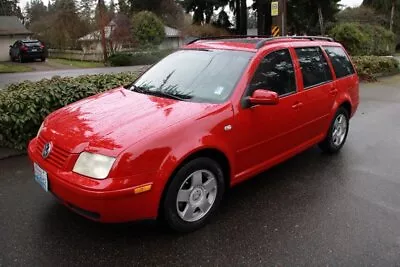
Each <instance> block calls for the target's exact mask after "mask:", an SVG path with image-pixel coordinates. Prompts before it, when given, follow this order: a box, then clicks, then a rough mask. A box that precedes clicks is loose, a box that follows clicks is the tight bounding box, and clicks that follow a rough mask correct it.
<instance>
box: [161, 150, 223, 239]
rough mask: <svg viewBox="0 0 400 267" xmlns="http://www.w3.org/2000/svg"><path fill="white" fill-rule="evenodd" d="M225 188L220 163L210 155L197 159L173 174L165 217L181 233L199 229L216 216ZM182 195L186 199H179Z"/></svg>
mask: <svg viewBox="0 0 400 267" xmlns="http://www.w3.org/2000/svg"><path fill="white" fill-rule="evenodd" d="M224 189H225V185H224V175H223V171H222V169H221V167H220V166H219V164H218V163H217V162H215V161H214V160H212V159H210V158H204V157H202V158H197V159H194V160H192V161H190V162H188V163H186V164H185V165H183V166H182V167H181V168H180V169H179V170H178V172H176V174H175V175H174V176H173V177H172V180H171V182H170V184H169V185H168V187H167V189H166V192H165V195H164V201H163V203H162V217H163V219H164V220H165V222H166V223H167V225H168V226H169V227H170V228H171V229H173V230H175V231H177V232H192V231H195V230H197V229H199V228H201V227H203V226H204V225H205V224H206V223H207V222H208V221H209V219H210V218H211V217H212V216H213V215H214V213H215V211H216V210H217V209H218V207H219V205H220V203H221V200H222V197H223V194H224V191H225V190H224ZM179 195H180V199H181V200H182V201H178V196H179Z"/></svg>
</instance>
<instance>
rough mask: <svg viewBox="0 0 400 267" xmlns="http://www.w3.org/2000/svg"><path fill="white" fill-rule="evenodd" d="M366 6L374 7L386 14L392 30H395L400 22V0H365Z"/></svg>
mask: <svg viewBox="0 0 400 267" xmlns="http://www.w3.org/2000/svg"><path fill="white" fill-rule="evenodd" d="M363 5H364V6H368V7H372V8H374V9H375V10H376V11H378V12H379V13H380V14H383V15H385V16H386V17H389V18H390V20H389V28H390V30H391V31H395V29H394V27H395V26H397V28H399V26H398V25H395V23H396V24H400V16H399V15H398V14H399V11H398V7H399V6H400V0H364V1H363Z"/></svg>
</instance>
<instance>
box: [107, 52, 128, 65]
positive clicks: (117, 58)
mask: <svg viewBox="0 0 400 267" xmlns="http://www.w3.org/2000/svg"><path fill="white" fill-rule="evenodd" d="M108 61H109V62H110V65H111V66H131V65H132V57H131V56H130V55H129V54H123V53H116V54H113V55H111V56H110V57H109V58H108Z"/></svg>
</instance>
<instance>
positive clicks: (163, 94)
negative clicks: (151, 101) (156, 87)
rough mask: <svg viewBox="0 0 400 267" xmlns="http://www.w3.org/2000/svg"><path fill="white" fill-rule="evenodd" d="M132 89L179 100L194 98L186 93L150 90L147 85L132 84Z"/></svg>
mask: <svg viewBox="0 0 400 267" xmlns="http://www.w3.org/2000/svg"><path fill="white" fill-rule="evenodd" d="M131 90H132V91H134V92H138V93H142V94H146V95H153V96H159V97H166V98H171V99H175V100H179V101H186V100H188V99H191V98H193V97H192V96H190V95H184V94H179V95H176V94H170V93H168V92H165V91H153V90H149V89H147V88H145V87H140V86H137V85H132V87H131Z"/></svg>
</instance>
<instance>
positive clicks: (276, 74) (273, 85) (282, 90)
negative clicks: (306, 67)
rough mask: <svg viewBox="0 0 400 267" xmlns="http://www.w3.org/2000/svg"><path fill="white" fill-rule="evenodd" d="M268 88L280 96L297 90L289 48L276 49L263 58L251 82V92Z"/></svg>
mask: <svg viewBox="0 0 400 267" xmlns="http://www.w3.org/2000/svg"><path fill="white" fill-rule="evenodd" d="M257 89H268V90H270V91H274V92H276V93H277V94H278V95H279V96H283V95H288V94H292V93H294V92H296V79H295V74H294V67H293V62H292V58H291V56H290V53H289V50H288V49H283V50H279V51H274V52H272V53H270V54H268V55H267V56H266V57H264V58H263V60H262V61H261V63H260V65H259V66H258V68H257V70H256V72H255V73H254V76H253V79H252V80H251V83H250V93H253V92H254V90H257Z"/></svg>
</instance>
